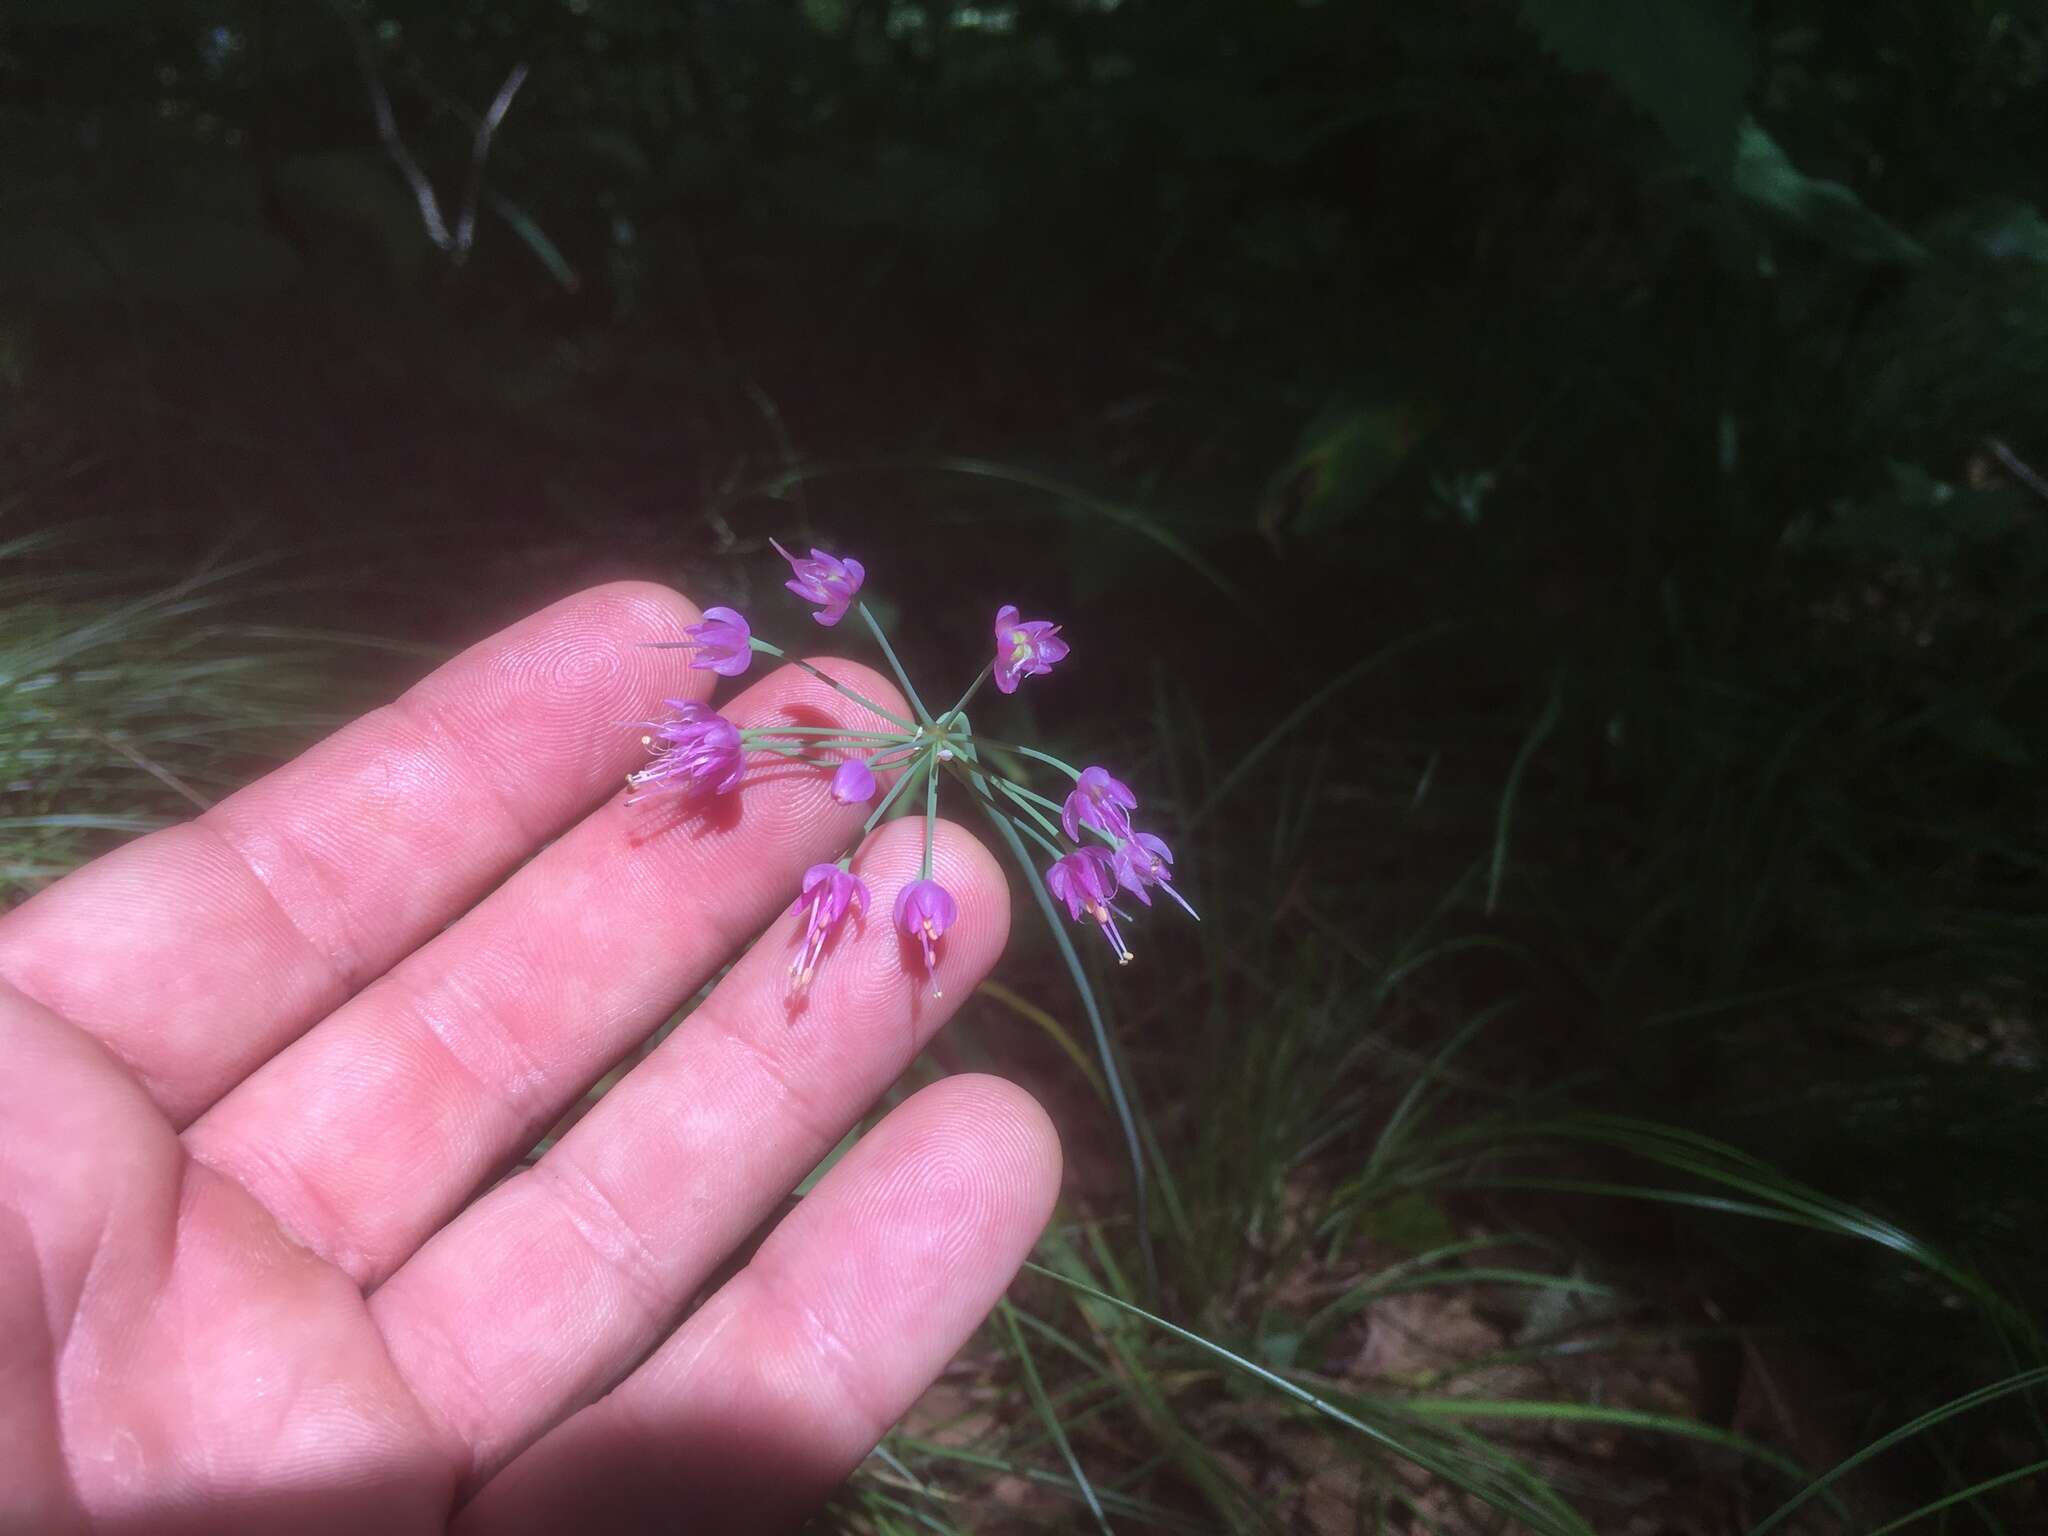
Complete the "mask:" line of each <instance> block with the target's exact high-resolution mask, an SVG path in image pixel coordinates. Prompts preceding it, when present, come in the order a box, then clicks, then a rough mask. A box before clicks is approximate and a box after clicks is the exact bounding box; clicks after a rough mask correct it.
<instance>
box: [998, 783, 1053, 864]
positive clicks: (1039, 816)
mask: <svg viewBox="0 0 2048 1536" xmlns="http://www.w3.org/2000/svg"><path fill="white" fill-rule="evenodd" d="M991 777H992V778H994V779H995V781H996V788H997V789H1000V790H1002V791H1003V792H1004V793H1005V794H1007V795H1008V796H1009V797H1010V798H1011V799H1012V800H1015V801H1016V802H1017V803H1018V804H1019V805H1021V806H1022V807H1023V808H1024V811H1025V813H1026V814H1027V815H1028V816H1030V818H1031V819H1032V820H1033V821H1035V822H1037V823H1038V825H1039V826H1040V827H1041V828H1042V829H1043V830H1044V832H1045V834H1046V836H1047V837H1051V838H1057V837H1058V836H1059V835H1060V829H1059V828H1058V827H1056V826H1054V825H1053V823H1052V822H1051V821H1049V820H1047V819H1046V815H1045V812H1043V811H1041V810H1040V809H1039V808H1038V807H1037V806H1035V805H1033V804H1031V803H1030V802H1029V801H1027V800H1024V799H1022V798H1020V797H1019V796H1018V794H1017V786H1016V785H1014V784H1012V783H1011V782H1010V781H1009V780H1008V779H1006V778H1003V777H1002V776H1001V775H1000V774H992V775H991ZM1047 846H1049V847H1052V852H1053V857H1054V858H1056V859H1057V858H1062V857H1064V856H1065V850H1064V849H1062V848H1059V847H1056V846H1053V845H1051V844H1048V845H1047Z"/></svg>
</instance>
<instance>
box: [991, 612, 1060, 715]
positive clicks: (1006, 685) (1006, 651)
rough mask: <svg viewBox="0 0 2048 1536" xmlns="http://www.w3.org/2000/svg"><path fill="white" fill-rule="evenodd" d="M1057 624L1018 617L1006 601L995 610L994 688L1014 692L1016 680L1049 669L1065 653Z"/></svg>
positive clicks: (1044, 620) (1048, 670)
mask: <svg viewBox="0 0 2048 1536" xmlns="http://www.w3.org/2000/svg"><path fill="white" fill-rule="evenodd" d="M1059 636H1060V627H1059V625H1057V624H1054V623H1051V622H1050V621H1048V620H1046V619H1030V620H1020V619H1019V618H1018V616H1017V610H1016V608H1015V607H1013V606H1012V605H1010V604H1009V603H1005V604H1003V606H1002V607H1000V608H998V609H997V610H996V666H995V672H996V687H997V688H999V689H1000V690H1001V691H1002V692H1004V693H1015V692H1016V691H1017V684H1018V682H1019V680H1021V679H1023V678H1026V677H1035V676H1037V675H1038V674H1040V673H1042V672H1050V671H1051V670H1052V664H1053V663H1054V662H1056V661H1058V660H1060V659H1061V658H1062V657H1063V656H1065V655H1066V654H1067V642H1066V641H1064V640H1062V639H1060V637H1059Z"/></svg>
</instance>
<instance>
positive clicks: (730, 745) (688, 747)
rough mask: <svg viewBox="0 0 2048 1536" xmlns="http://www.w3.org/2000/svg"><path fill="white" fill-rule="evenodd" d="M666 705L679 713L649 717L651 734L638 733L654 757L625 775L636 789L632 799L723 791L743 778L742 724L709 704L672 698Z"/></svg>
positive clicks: (744, 763) (722, 792)
mask: <svg viewBox="0 0 2048 1536" xmlns="http://www.w3.org/2000/svg"><path fill="white" fill-rule="evenodd" d="M668 707H669V708H670V709H672V710H674V711H675V714H674V715H673V716H672V717H671V718H669V719H667V720H660V721H649V722H647V729H648V731H649V734H648V735H646V736H643V737H641V738H640V740H641V741H642V743H644V744H645V745H646V746H647V748H648V749H649V750H650V751H652V752H653V753H654V761H653V762H651V763H649V764H648V765H647V766H646V767H645V768H642V769H641V770H640V771H639V772H638V773H633V774H628V775H627V777H626V782H627V783H628V784H630V785H632V786H633V789H634V793H633V794H632V795H630V796H628V797H627V798H628V801H629V802H630V801H633V800H640V799H644V798H646V797H647V796H649V795H655V794H662V793H667V792H676V793H682V794H698V793H701V792H703V791H705V790H709V791H710V792H711V793H713V794H718V795H722V794H724V793H725V792H726V791H727V790H729V789H731V788H732V787H733V785H735V784H737V783H739V781H740V774H741V772H742V771H744V769H745V768H746V750H745V747H744V746H743V745H742V743H741V741H740V733H739V728H738V727H737V726H735V725H734V724H733V723H732V722H731V721H730V720H728V719H726V718H725V716H723V715H721V714H720V713H719V712H718V711H717V710H715V709H713V708H712V707H711V706H710V705H708V704H699V703H697V702H695V701H694V700H689V699H670V700H669V701H668Z"/></svg>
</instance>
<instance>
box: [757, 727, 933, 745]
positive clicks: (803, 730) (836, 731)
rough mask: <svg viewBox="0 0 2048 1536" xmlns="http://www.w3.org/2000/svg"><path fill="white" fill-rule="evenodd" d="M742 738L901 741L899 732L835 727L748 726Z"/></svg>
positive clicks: (901, 734) (902, 737) (902, 736)
mask: <svg viewBox="0 0 2048 1536" xmlns="http://www.w3.org/2000/svg"><path fill="white" fill-rule="evenodd" d="M740 734H741V735H742V736H851V737H858V738H860V739H861V740H863V741H902V740H904V739H905V737H904V735H903V733H902V732H901V731H856V730H852V729H849V728H847V727H844V726H837V725H748V726H742V727H741V728H740Z"/></svg>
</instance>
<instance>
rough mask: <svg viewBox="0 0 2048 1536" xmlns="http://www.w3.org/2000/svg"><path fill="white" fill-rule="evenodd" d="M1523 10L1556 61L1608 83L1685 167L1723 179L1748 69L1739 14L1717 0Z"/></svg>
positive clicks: (1564, 1) (1579, 1) (1602, 0)
mask: <svg viewBox="0 0 2048 1536" xmlns="http://www.w3.org/2000/svg"><path fill="white" fill-rule="evenodd" d="M1521 14H1522V21H1523V23H1524V25H1526V26H1528V27H1529V28H1530V29H1531V30H1532V31H1534V32H1535V34H1536V35H1537V36H1538V37H1539V38H1541V39H1542V41H1543V45H1544V47H1546V48H1548V49H1549V50H1550V51H1551V52H1553V53H1555V54H1556V55H1557V57H1558V58H1559V59H1560V60H1561V61H1562V62H1563V63H1565V64H1566V65H1568V66H1570V67H1571V68H1573V69H1582V70H1586V71H1589V72H1591V73H1595V74H1600V75H1604V76H1606V77H1607V79H1608V80H1610V81H1611V82H1613V84H1614V86H1615V88H1616V89H1618V90H1619V91H1620V92H1621V93H1622V94H1623V95H1624V96H1625V97H1627V98H1628V101H1629V103H1630V104H1631V105H1632V106H1634V107H1635V108H1636V109H1637V110H1638V111H1641V112H1645V113H1647V114H1648V115H1649V116H1650V117H1651V118H1653V119H1654V120H1655V121H1656V123H1657V125H1658V126H1659V127H1660V128H1662V129H1663V130H1664V132H1665V134H1666V136H1667V137H1668V138H1669V139H1670V140H1671V144H1672V147H1673V148H1674V149H1676V150H1677V151H1678V153H1679V154H1680V156H1681V157H1682V158H1683V159H1684V160H1685V161H1686V162H1687V163H1688V164H1690V165H1692V166H1693V167H1695V168H1696V169H1698V170H1700V171H1702V172H1704V173H1706V174H1707V175H1709V176H1713V177H1720V176H1724V175H1726V174H1727V170H1728V166H1729V160H1730V156H1731V155H1733V154H1735V152H1736V130H1737V125H1738V124H1739V123H1740V122H1741V121H1742V117H1743V103H1744V101H1745V99H1746V98H1747V96H1748V94H1749V86H1750V77H1751V67H1752V66H1751V54H1752V51H1753V50H1752V44H1751V41H1750V36H1749V28H1748V26H1747V25H1746V24H1745V22H1744V20H1743V16H1742V12H1741V10H1740V9H1738V8H1737V7H1735V6H1732V5H1727V4H1723V3H1720V0H1522V10H1521ZM1738 175H1739V169H1738Z"/></svg>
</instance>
